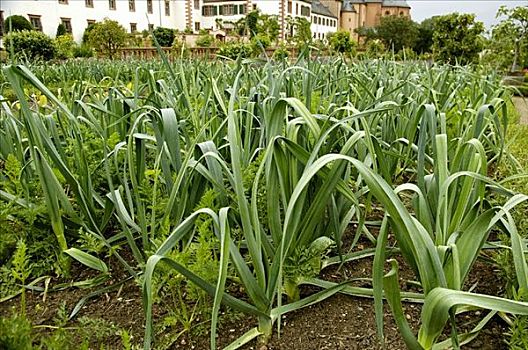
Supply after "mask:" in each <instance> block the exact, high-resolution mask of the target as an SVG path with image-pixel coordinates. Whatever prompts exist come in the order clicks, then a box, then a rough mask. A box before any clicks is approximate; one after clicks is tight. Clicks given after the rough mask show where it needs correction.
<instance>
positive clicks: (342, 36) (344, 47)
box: [328, 30, 357, 55]
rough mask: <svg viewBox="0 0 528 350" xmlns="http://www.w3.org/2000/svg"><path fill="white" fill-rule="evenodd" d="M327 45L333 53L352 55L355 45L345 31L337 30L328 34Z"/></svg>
mask: <svg viewBox="0 0 528 350" xmlns="http://www.w3.org/2000/svg"><path fill="white" fill-rule="evenodd" d="M328 43H329V44H330V47H331V48H332V50H333V51H334V52H339V53H344V54H349V55H352V54H353V53H354V50H355V48H356V45H357V43H356V42H355V41H354V40H352V38H351V37H350V33H349V32H347V31H346V30H338V31H337V32H335V33H332V34H330V36H329V37H328Z"/></svg>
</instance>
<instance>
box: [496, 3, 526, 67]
mask: <svg viewBox="0 0 528 350" xmlns="http://www.w3.org/2000/svg"><path fill="white" fill-rule="evenodd" d="M501 16H505V17H506V19H505V20H503V21H502V22H501V23H500V24H498V25H497V26H496V27H495V29H494V32H495V31H496V32H497V33H496V34H497V36H498V37H499V38H500V39H501V41H505V42H509V43H511V44H512V46H513V51H514V56H513V62H512V66H511V71H512V72H515V71H516V70H517V69H518V68H519V67H518V65H519V60H522V61H523V64H524V63H525V62H526V61H525V60H524V59H522V56H523V52H524V53H525V54H526V48H527V47H528V7H526V6H518V7H515V8H507V7H506V6H501V7H500V8H499V11H498V12H497V17H501Z"/></svg>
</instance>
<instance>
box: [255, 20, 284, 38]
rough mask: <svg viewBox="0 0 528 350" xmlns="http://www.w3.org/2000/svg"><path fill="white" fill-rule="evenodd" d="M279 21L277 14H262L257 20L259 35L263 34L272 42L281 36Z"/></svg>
mask: <svg viewBox="0 0 528 350" xmlns="http://www.w3.org/2000/svg"><path fill="white" fill-rule="evenodd" d="M279 29H280V26H279V21H278V19H277V16H273V15H264V14H261V15H260V16H259V19H258V21H257V35H258V34H262V35H265V36H266V37H268V38H269V39H270V40H271V41H272V42H273V41H275V40H277V38H278V37H279Z"/></svg>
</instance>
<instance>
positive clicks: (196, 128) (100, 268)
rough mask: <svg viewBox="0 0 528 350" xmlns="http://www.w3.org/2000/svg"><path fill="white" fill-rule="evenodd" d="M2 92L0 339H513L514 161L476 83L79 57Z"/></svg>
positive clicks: (378, 65)
mask: <svg viewBox="0 0 528 350" xmlns="http://www.w3.org/2000/svg"><path fill="white" fill-rule="evenodd" d="M0 86H1V89H2V90H1V95H2V96H3V97H2V98H1V100H2V104H1V109H0V111H1V112H0V113H1V114H0V146H1V147H0V171H1V174H0V185H1V187H0V229H2V230H3V232H5V233H6V234H5V235H4V238H3V239H2V242H1V244H2V245H1V246H0V248H1V249H0V254H1V255H0V259H1V263H2V270H1V275H0V277H1V278H2V282H3V283H2V287H1V289H0V292H1V294H0V299H1V300H3V303H2V306H1V310H2V311H1V312H2V316H3V317H2V322H0V329H1V330H2V331H3V332H4V334H11V333H13V336H12V337H11V338H10V337H9V336H5V337H2V335H1V334H0V344H1V345H3V346H4V347H7V348H13V346H15V345H13V344H17V342H18V343H20V342H22V340H21V339H26V340H25V343H24V344H26V345H27V347H26V348H31V346H41V347H44V348H52V349H55V348H68V347H85V348H90V347H99V345H100V344H103V346H107V347H109V348H113V347H123V348H134V347H136V348H137V347H143V348H145V349H149V348H156V349H163V348H192V347H193V346H194V348H196V349H204V348H208V347H211V348H225V349H235V348H243V349H249V348H258V349H266V348H269V349H291V348H305V349H311V348H314V349H315V348H318V349H319V348H342V349H354V348H365V347H367V348H373V347H376V346H381V345H380V344H382V343H383V342H385V343H386V344H387V346H388V348H390V349H401V348H402V347H405V346H407V347H408V348H410V349H423V348H424V349H439V348H446V347H454V348H457V347H460V346H469V347H468V348H482V347H485V346H488V345H489V346H492V347H493V348H500V347H501V346H504V344H505V343H504V339H509V340H508V341H510V342H511V344H514V343H515V342H517V343H521V344H522V342H523V341H524V340H525V339H524V338H523V337H525V336H523V334H525V332H524V330H523V327H524V326H523V324H525V323H526V316H525V315H528V304H527V303H526V302H525V301H526V297H525V295H524V293H525V292H526V290H528V289H527V288H528V283H527V281H528V266H527V262H526V251H527V244H526V232H527V230H528V226H527V223H526V220H525V219H526V218H525V214H523V212H524V210H525V208H526V203H527V201H528V196H527V194H526V186H525V184H526V176H525V170H524V169H525V168H524V166H525V164H526V163H525V162H524V161H525V159H524V158H518V155H517V154H515V152H513V151H511V150H512V149H515V147H514V146H515V143H514V142H515V140H516V138H515V137H518V134H517V135H513V136H512V134H511V131H510V129H511V128H510V126H511V125H510V122H511V121H513V120H516V117H515V116H514V115H513V114H514V113H515V112H514V109H513V108H512V104H511V99H510V97H511V92H510V91H509V90H508V89H507V88H505V87H503V86H502V85H501V83H500V76H498V75H495V74H493V73H487V72H482V71H479V70H478V68H471V67H453V66H436V65H433V66H431V65H427V64H421V63H419V62H414V63H413V64H406V63H396V62H390V61H357V62H346V61H344V60H341V59H329V60H323V61H318V60H310V59H304V58H303V57H300V58H299V59H298V60H297V61H296V62H294V63H288V62H286V61H284V62H271V61H270V62H262V61H259V60H255V61H252V60H238V61H233V62H219V61H213V62H207V61H175V62H171V63H169V62H168V61H167V60H163V61H149V62H135V61H131V62H119V61H116V62H105V61H86V62H85V61H82V62H66V63H64V64H62V65H52V66H40V65H33V66H30V67H26V66H17V65H11V66H6V67H5V68H4V69H3V75H2V84H1V85H0ZM513 130H517V129H515V128H514V129H513ZM519 132H521V133H522V129H519ZM519 140H521V141H522V140H523V139H522V135H521V138H520V139H519ZM520 154H522V153H520ZM523 164H524V165H523ZM524 213H525V212H524ZM500 281H504V282H503V283H502V282H500ZM15 296H16V297H15ZM88 296H89V297H91V299H88V298H86V297H88ZM62 302H65V304H64V306H61V304H62ZM10 313H14V314H16V315H17V316H14V317H11V316H9V314H10ZM53 315H55V316H53ZM514 315H518V316H514ZM523 322H524V323H523ZM506 332H509V333H510V336H506V335H504V334H503V333H506ZM0 333H1V332H0ZM31 334H33V335H34V336H35V337H34V338H33V339H31V338H30V335H31ZM140 334H141V335H140ZM279 335H281V337H280V338H279ZM17 337H18V338H17ZM13 339H18V340H17V341H15V340H13ZM512 347H513V346H512Z"/></svg>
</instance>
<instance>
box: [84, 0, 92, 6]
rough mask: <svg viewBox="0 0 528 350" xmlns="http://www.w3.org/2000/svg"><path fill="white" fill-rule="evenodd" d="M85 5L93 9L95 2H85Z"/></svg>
mask: <svg viewBox="0 0 528 350" xmlns="http://www.w3.org/2000/svg"><path fill="white" fill-rule="evenodd" d="M84 5H85V6H86V7H93V0H84Z"/></svg>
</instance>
